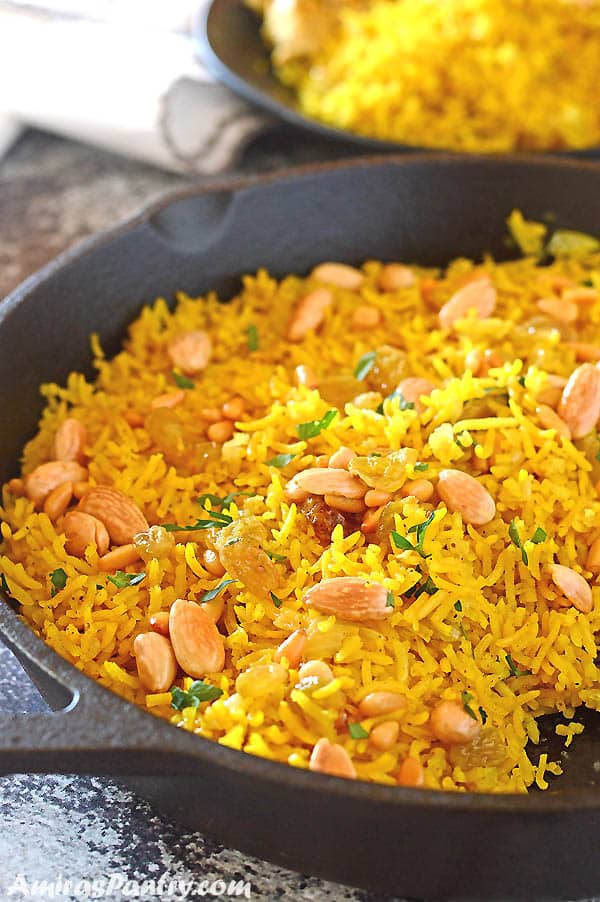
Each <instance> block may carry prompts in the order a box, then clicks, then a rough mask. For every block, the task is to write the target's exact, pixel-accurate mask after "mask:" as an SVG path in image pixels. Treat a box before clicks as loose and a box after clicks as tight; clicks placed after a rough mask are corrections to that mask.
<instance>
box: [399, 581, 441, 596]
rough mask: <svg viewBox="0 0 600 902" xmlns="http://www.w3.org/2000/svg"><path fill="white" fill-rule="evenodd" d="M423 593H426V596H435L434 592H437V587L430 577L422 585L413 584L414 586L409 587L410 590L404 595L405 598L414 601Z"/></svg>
mask: <svg viewBox="0 0 600 902" xmlns="http://www.w3.org/2000/svg"><path fill="white" fill-rule="evenodd" d="M423 592H427V594H428V595H435V593H436V592H439V589H438V587H437V586H436V584H435V583H434V581H433V580H432V578H431V577H430V576H428V577H427V579H425V580H424V581H423V582H422V583H415V585H414V586H411V587H410V589H407V590H406V592H405V593H404V594H405V596H406V597H407V598H414V599H415V601H416V600H417V598H420V597H421V595H422V594H423Z"/></svg>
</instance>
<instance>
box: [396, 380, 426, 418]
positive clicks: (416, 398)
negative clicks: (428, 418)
mask: <svg viewBox="0 0 600 902" xmlns="http://www.w3.org/2000/svg"><path fill="white" fill-rule="evenodd" d="M434 388H435V385H434V384H433V382H430V381H429V379H420V378H419V377H418V376H408V378H407V379H403V380H402V382H401V383H400V384H399V385H398V387H397V389H396V391H399V392H400V394H401V395H402V397H403V398H404V400H405V401H407V402H408V403H409V404H414V405H415V409H416V410H418V411H419V412H420V411H422V410H423V409H424V408H423V404H422V403H421V398H422V397H423V396H425V397H428V396H429V395H430V394H431V392H432V391H433V390H434Z"/></svg>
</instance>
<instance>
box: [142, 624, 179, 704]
mask: <svg viewBox="0 0 600 902" xmlns="http://www.w3.org/2000/svg"><path fill="white" fill-rule="evenodd" d="M133 653H134V655H135V663H136V665H137V672H138V676H139V678H140V682H141V683H142V685H143V686H144V687H145V688H146V689H149V690H150V692H166V691H167V689H170V688H171V686H172V685H173V682H174V680H175V676H176V674H177V661H176V660H175V655H174V654H173V649H172V647H171V643H170V642H169V640H168V639H167V638H166V636H161V635H160V634H159V633H140V634H139V635H138V636H136V637H135V639H134V640H133Z"/></svg>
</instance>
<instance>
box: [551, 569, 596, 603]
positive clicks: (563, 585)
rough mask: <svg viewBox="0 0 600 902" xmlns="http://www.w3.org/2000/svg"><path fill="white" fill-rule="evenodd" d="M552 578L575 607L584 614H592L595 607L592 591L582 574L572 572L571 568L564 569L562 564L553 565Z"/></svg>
mask: <svg viewBox="0 0 600 902" xmlns="http://www.w3.org/2000/svg"><path fill="white" fill-rule="evenodd" d="M550 578H551V579H552V582H553V583H554V585H555V586H556V588H557V589H559V590H560V591H561V592H562V594H563V595H564V596H565V598H567V599H568V600H569V601H570V602H571V604H572V605H573V607H575V608H577V610H578V611H581V612H582V613H583V614H589V613H590V611H591V610H592V608H593V607H594V599H593V597H592V590H591V588H590V585H589V583H588V582H587V580H585V579H584V578H583V576H582V575H581V573H577V572H576V571H575V570H571V568H570V567H563V565H562V564H551V565H550Z"/></svg>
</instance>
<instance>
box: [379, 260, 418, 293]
mask: <svg viewBox="0 0 600 902" xmlns="http://www.w3.org/2000/svg"><path fill="white" fill-rule="evenodd" d="M416 281H417V280H416V278H415V275H414V273H413V271H412V270H411V269H409V268H408V266H403V265H402V264H401V263H388V264H387V265H386V266H384V267H383V268H382V270H381V272H380V273H379V276H378V278H377V285H378V287H379V288H380V289H381V290H382V291H399V290H400V289H401V288H410V287H411V286H412V285H414V284H415V282H416Z"/></svg>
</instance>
